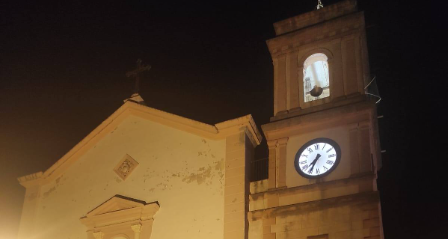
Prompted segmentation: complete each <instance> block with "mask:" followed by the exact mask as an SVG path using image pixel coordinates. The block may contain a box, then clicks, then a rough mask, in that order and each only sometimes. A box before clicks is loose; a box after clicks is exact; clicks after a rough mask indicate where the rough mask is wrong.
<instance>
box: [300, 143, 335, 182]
mask: <svg viewBox="0 0 448 239" xmlns="http://www.w3.org/2000/svg"><path fill="white" fill-rule="evenodd" d="M340 159H341V149H340V147H339V145H338V144H337V143H336V142H335V141H333V140H331V139H327V138H319V139H313V140H311V141H309V142H308V143H306V144H304V145H303V146H302V147H301V148H300V149H299V151H298V152H297V154H296V158H295V160H294V164H295V167H296V170H297V172H298V173H299V174H300V175H302V176H303V177H306V178H317V177H322V176H325V175H327V174H329V173H330V172H331V171H333V170H334V169H335V168H336V167H337V165H338V164H339V161H340Z"/></svg>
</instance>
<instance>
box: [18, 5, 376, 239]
mask: <svg viewBox="0 0 448 239" xmlns="http://www.w3.org/2000/svg"><path fill="white" fill-rule="evenodd" d="M274 28H275V31H276V34H277V37H275V38H273V39H271V40H268V41H267V45H268V48H269V51H270V53H271V56H272V60H273V65H274V115H273V117H271V122H270V123H268V124H265V125H262V130H263V134H264V138H265V139H266V141H267V144H268V148H269V164H268V177H267V179H264V180H260V181H255V182H250V180H249V178H250V177H249V176H250V173H251V172H250V163H251V161H252V160H253V157H254V156H253V155H254V154H253V151H254V148H255V147H256V146H257V145H259V144H260V142H261V141H262V134H261V133H260V132H259V131H258V129H257V126H256V125H255V122H254V120H253V119H252V117H251V116H250V115H247V116H243V117H240V118H237V119H233V120H229V121H225V122H222V123H218V124H216V125H208V124H204V123H201V122H197V121H194V120H191V119H186V118H183V117H181V116H177V115H173V114H170V113H167V112H163V111H160V110H156V109H153V108H150V107H147V106H145V105H142V104H139V103H138V102H135V101H133V100H130V101H127V102H125V103H124V104H123V105H122V106H121V107H120V108H119V109H117V110H116V111H115V112H114V113H113V114H112V115H111V116H110V117H109V118H108V119H106V120H105V121H104V122H103V123H102V124H101V125H99V126H98V127H97V128H96V129H95V130H94V131H93V132H91V133H90V134H89V135H88V136H87V137H86V138H84V139H83V140H82V141H81V142H79V143H78V144H77V145H76V146H75V147H74V148H73V149H72V150H70V151H69V152H68V153H67V154H66V155H64V156H63V157H62V158H61V159H60V160H59V161H57V162H56V163H55V164H54V165H53V166H52V167H50V168H49V169H48V170H46V171H45V172H39V173H35V174H32V175H28V176H24V177H21V178H19V182H20V183H21V184H22V185H23V186H24V187H25V188H26V195H25V201H24V205H23V212H22V218H21V224H20V229H19V238H20V239H31V238H33V239H34V238H35V239H40V238H46V239H47V238H71V239H75V238H89V239H149V238H151V239H162V238H179V237H182V238H195V239H201V238H204V239H205V238H215V239H290V238H294V239H328V238H330V239H342V238H344V239H346V238H356V239H358V238H359V239H365V238H371V239H374V238H383V235H382V223H381V208H380V200H379V193H378V190H377V187H376V178H377V171H378V170H379V169H380V167H381V155H380V147H379V137H378V129H377V119H376V106H375V102H374V101H372V100H371V99H370V98H369V95H368V93H366V90H365V89H366V88H367V86H368V85H369V84H370V80H371V79H370V74H369V64H368V54H367V47H366V39H365V26H364V16H363V13H362V12H359V11H358V10H357V7H356V1H354V0H344V1H341V2H339V3H337V4H334V5H330V6H325V7H324V8H321V9H319V10H316V11H312V12H308V13H305V14H302V15H299V16H296V17H292V18H290V19H286V20H284V21H281V22H277V23H275V24H274ZM136 99H138V100H137V101H140V98H139V96H138V97H137V98H136Z"/></svg>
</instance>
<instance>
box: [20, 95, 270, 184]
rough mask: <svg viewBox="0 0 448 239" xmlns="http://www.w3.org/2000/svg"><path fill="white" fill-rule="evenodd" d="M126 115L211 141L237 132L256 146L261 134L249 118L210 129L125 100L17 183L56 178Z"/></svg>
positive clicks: (46, 181)
mask: <svg viewBox="0 0 448 239" xmlns="http://www.w3.org/2000/svg"><path fill="white" fill-rule="evenodd" d="M130 115H133V116H137V117H141V118H143V119H146V120H150V121H154V122H157V123H160V124H163V125H165V126H168V127H172V128H175V129H178V130H182V131H186V132H188V133H191V134H195V135H198V136H201V137H204V138H207V139H212V140H223V139H225V138H226V137H228V136H229V135H233V134H237V133H239V132H240V131H241V130H245V131H246V133H247V134H248V135H249V139H250V141H251V142H252V144H253V145H258V144H260V142H261V140H262V136H261V133H260V132H259V131H258V129H257V126H256V124H255V122H254V120H253V118H252V116H251V115H246V116H243V117H240V118H236V119H233V120H228V121H225V122H222V123H218V124H216V125H215V126H212V125H208V124H205V123H202V122H198V121H195V120H191V119H187V118H184V117H181V116H178V115H174V114H170V113H167V112H164V111H161V110H157V109H154V108H150V107H147V106H144V105H140V104H137V103H133V102H131V101H128V102H126V103H124V104H123V106H121V107H120V108H119V109H118V110H116V111H115V112H114V113H113V114H112V115H111V116H109V118H107V119H106V120H105V121H104V122H103V123H101V124H100V125H99V126H98V127H97V128H95V129H94V130H93V131H92V132H91V133H90V134H89V135H87V136H86V137H85V138H84V139H83V140H82V141H81V142H79V143H78V144H77V145H76V146H75V147H73V148H72V149H71V150H70V151H68V152H67V153H66V154H65V155H64V156H63V157H62V158H60V159H59V160H58V161H57V162H56V163H55V164H53V165H52V166H51V167H50V168H49V169H47V170H46V171H45V172H43V173H42V172H38V173H36V174H30V175H27V176H23V177H19V178H18V180H19V182H20V184H21V185H22V186H24V187H27V186H28V185H32V184H36V183H37V184H39V185H43V184H46V183H48V182H50V181H51V180H54V179H56V178H57V177H58V176H60V175H62V173H63V172H64V171H65V170H67V168H69V167H70V166H71V165H72V164H73V163H74V162H75V161H76V160H77V159H78V158H80V157H81V156H82V155H83V154H84V153H85V152H87V151H88V150H89V149H90V148H91V147H93V146H94V145H95V144H96V143H98V142H99V141H100V140H101V139H102V138H103V137H105V136H106V135H107V134H109V133H110V132H111V131H113V130H114V129H115V127H116V126H117V125H118V124H120V123H121V122H122V121H123V120H125V119H126V118H127V117H129V116H130ZM36 180H37V181H36Z"/></svg>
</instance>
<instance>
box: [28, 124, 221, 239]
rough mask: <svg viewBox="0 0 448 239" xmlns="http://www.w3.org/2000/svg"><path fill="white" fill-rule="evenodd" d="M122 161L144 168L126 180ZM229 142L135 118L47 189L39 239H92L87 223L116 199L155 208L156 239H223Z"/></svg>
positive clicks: (42, 199) (42, 198) (41, 205)
mask: <svg viewBox="0 0 448 239" xmlns="http://www.w3.org/2000/svg"><path fill="white" fill-rule="evenodd" d="M125 154H129V155H130V156H131V157H133V158H134V159H135V160H136V161H137V162H138V163H139V165H138V166H137V168H136V169H135V170H134V171H133V172H132V173H131V174H130V175H129V177H128V178H127V179H126V180H125V181H123V180H122V179H120V178H119V177H118V176H117V175H116V174H115V172H114V171H113V168H114V167H115V166H116V165H117V163H118V162H119V161H120V160H121V159H122V158H123V156H124V155H125ZM224 158H225V140H220V141H212V140H208V139H204V138H201V137H198V136H196V135H193V134H190V133H187V132H184V131H179V130H177V129H172V128H169V127H166V126H163V125H160V124H157V123H154V122H151V121H147V120H144V119H141V118H138V117H135V116H130V117H128V118H127V119H126V120H125V121H124V122H122V123H121V124H120V125H119V126H118V127H117V128H116V129H115V130H114V131H113V132H111V133H110V134H108V135H107V136H106V137H105V138H103V139H102V140H101V141H100V142H98V143H97V144H96V145H95V146H94V147H93V148H91V149H90V150H89V151H87V153H86V154H84V155H83V156H81V158H79V159H78V161H76V162H75V163H74V164H73V165H72V166H71V167H70V168H69V169H68V170H67V171H65V172H64V174H63V175H62V176H60V177H59V178H57V179H56V180H55V181H54V182H51V183H49V184H46V185H44V186H42V190H41V193H40V195H39V196H40V202H39V206H38V209H37V216H36V219H37V220H36V227H35V228H36V230H37V231H36V233H35V236H36V239H37V238H55V239H56V238H70V239H78V238H87V235H86V232H85V231H86V227H85V226H84V225H82V224H81V223H80V222H79V218H81V217H83V216H85V215H86V213H88V212H89V211H91V210H92V209H94V208H95V207H97V206H99V205H100V204H101V203H103V202H105V201H106V200H108V199H109V198H111V197H112V196H114V195H116V194H120V195H123V196H127V197H131V198H135V199H138V200H143V201H146V202H153V201H158V202H159V204H160V210H159V211H158V212H157V214H156V215H155V220H154V225H153V230H152V235H151V239H162V238H195V239H201V238H204V239H205V238H207V239H208V238H216V239H219V238H222V237H223V214H224V196H223V194H224V189H223V186H224Z"/></svg>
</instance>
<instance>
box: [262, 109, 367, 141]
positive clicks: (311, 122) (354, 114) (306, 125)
mask: <svg viewBox="0 0 448 239" xmlns="http://www.w3.org/2000/svg"><path fill="white" fill-rule="evenodd" d="M374 113H375V103H373V102H370V101H361V102H358V103H355V104H350V105H344V106H340V107H336V108H330V109H326V110H322V111H319V112H313V114H305V115H298V116H295V117H291V118H286V119H282V120H279V121H274V122H271V123H268V124H265V125H262V126H261V128H262V129H263V133H264V135H265V137H266V140H268V141H270V140H276V139H280V138H285V137H290V136H292V135H298V134H301V133H304V132H305V131H313V130H318V129H319V127H321V126H322V125H325V126H326V127H327V128H328V127H333V126H338V125H343V124H350V123H359V122H361V121H369V120H371V118H372V116H373V115H374Z"/></svg>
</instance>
